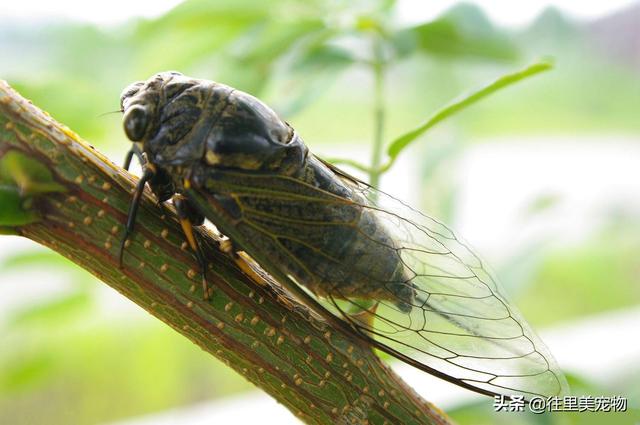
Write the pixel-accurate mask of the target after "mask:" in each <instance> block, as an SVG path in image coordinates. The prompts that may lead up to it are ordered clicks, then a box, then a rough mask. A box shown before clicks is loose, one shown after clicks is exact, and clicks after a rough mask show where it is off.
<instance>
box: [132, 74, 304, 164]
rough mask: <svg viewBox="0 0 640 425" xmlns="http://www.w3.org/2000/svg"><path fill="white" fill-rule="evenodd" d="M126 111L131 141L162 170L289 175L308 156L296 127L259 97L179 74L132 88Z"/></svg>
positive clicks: (154, 78)
mask: <svg viewBox="0 0 640 425" xmlns="http://www.w3.org/2000/svg"><path fill="white" fill-rule="evenodd" d="M121 107H122V110H123V111H124V122H123V123H124V129H125V133H126V135H127V137H128V138H129V139H130V140H131V141H133V142H139V143H141V145H142V147H143V151H144V152H145V153H146V154H147V157H148V160H149V161H150V162H151V163H153V164H156V165H159V166H172V165H174V166H175V165H177V166H181V165H186V166H188V165H191V164H193V163H195V162H203V163H206V165H207V166H210V167H218V168H225V169H242V170H255V171H259V172H264V171H273V172H277V173H289V172H291V170H293V169H296V168H298V167H300V166H301V165H302V163H303V161H304V158H305V157H306V154H307V148H306V146H305V145H304V143H303V142H302V140H301V139H300V138H299V137H297V135H295V133H294V131H293V129H292V128H291V127H290V126H289V125H288V124H287V123H286V122H284V121H283V120H282V119H280V118H279V117H278V116H277V114H276V113H275V112H274V111H273V110H272V109H270V108H269V107H268V106H266V105H265V104H264V103H262V102H261V101H259V100H258V99H256V98H255V97H253V96H251V95H249V94H247V93H244V92H241V91H239V90H235V89H232V88H231V87H228V86H225V85H224V84H219V83H215V82H212V81H207V80H198V79H193V78H189V77H186V76H184V75H182V74H180V73H177V72H164V73H160V74H156V75H155V76H153V77H151V78H150V79H149V80H147V81H145V82H136V83H133V84H131V85H130V86H129V87H127V88H126V89H125V90H124V91H123V93H122V96H121Z"/></svg>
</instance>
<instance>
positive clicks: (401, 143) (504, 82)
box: [382, 60, 553, 170]
mask: <svg viewBox="0 0 640 425" xmlns="http://www.w3.org/2000/svg"><path fill="white" fill-rule="evenodd" d="M552 67H553V64H552V62H550V61H548V60H543V61H540V62H536V63H534V64H532V65H529V66H527V67H526V68H524V69H521V70H519V71H516V72H512V73H509V74H505V75H503V76H501V77H499V78H498V79H496V80H495V81H493V82H491V83H489V84H487V85H486V86H484V87H482V88H480V89H478V90H476V91H474V92H471V93H469V94H466V95H464V96H462V97H460V98H458V99H457V100H454V101H453V102H451V103H450V104H448V105H447V106H445V107H443V108H442V109H440V110H438V111H437V112H436V113H434V114H433V115H432V116H431V117H430V118H429V119H427V120H426V121H425V122H424V123H422V124H421V125H419V126H418V127H417V128H415V129H413V130H411V131H409V132H407V133H405V134H403V135H401V136H400V137H398V138H396V139H395V140H393V141H392V142H391V144H390V145H389V148H388V149H387V153H388V155H389V162H388V163H387V164H385V165H384V166H383V167H382V168H383V169H384V170H387V169H389V167H391V165H392V163H393V162H394V161H395V159H396V157H397V156H398V155H399V154H400V152H402V150H403V149H405V148H406V147H407V146H408V145H409V144H411V142H413V141H414V140H416V139H417V138H419V137H420V136H422V135H423V134H424V133H425V132H426V131H427V130H429V129H430V128H431V127H433V126H435V125H436V124H438V123H439V122H441V121H444V120H445V119H447V118H449V117H451V116H453V115H455V114H456V113H458V112H460V111H461V110H463V109H464V108H466V107H468V106H470V105H473V104H474V103H476V102H478V101H479V100H481V99H483V98H485V97H487V96H489V95H490V94H492V93H495V92H497V91H498V90H501V89H503V88H505V87H507V86H510V85H512V84H514V83H517V82H518V81H521V80H524V79H525V78H528V77H531V76H533V75H536V74H538V73H540V72H544V71H547V70H549V69H551V68H552Z"/></svg>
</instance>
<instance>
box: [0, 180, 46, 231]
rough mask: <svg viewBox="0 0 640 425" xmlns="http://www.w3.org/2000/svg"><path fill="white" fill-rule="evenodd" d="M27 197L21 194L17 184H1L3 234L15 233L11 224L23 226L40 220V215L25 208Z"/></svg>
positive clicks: (0, 199)
mask: <svg viewBox="0 0 640 425" xmlns="http://www.w3.org/2000/svg"><path fill="white" fill-rule="evenodd" d="M24 203H25V199H23V198H22V196H20V193H19V189H18V188H17V187H15V186H7V185H0V205H2V208H0V226H8V227H2V230H1V231H0V233H1V234H5V233H15V232H12V231H11V227H10V226H22V225H24V224H28V223H33V222H34V221H38V215H37V214H36V213H35V212H34V211H30V210H29V209H28V208H25V205H24Z"/></svg>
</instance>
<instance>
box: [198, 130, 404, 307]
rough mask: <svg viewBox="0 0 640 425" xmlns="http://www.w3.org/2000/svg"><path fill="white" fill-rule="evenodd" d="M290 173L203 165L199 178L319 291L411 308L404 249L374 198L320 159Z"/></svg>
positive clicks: (280, 261)
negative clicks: (400, 248) (372, 203)
mask: <svg viewBox="0 0 640 425" xmlns="http://www.w3.org/2000/svg"><path fill="white" fill-rule="evenodd" d="M299 143H302V142H301V141H299ZM286 170H287V173H282V172H281V173H279V174H278V173H274V172H273V171H271V172H263V173H247V172H238V171H234V170H223V169H219V168H218V169H215V168H211V167H200V168H199V173H198V174H199V177H197V178H196V179H195V181H196V182H197V184H198V186H199V187H201V188H203V189H204V190H206V191H208V192H209V193H210V195H211V199H212V202H214V203H215V204H216V206H217V207H218V208H220V209H224V210H225V211H226V213H227V214H228V215H230V216H231V217H233V218H234V219H235V220H236V221H235V222H234V227H235V230H236V231H240V232H241V233H242V234H243V235H244V237H246V238H249V239H250V240H251V241H252V245H254V246H256V247H259V249H261V250H262V251H263V252H267V253H269V255H270V258H272V259H273V261H274V264H277V265H278V266H279V267H280V268H281V269H283V270H284V271H285V272H286V273H287V274H290V275H292V276H293V277H294V278H295V279H296V281H297V282H298V283H299V284H302V285H303V286H305V287H307V288H308V289H310V290H311V291H312V292H314V293H315V294H316V295H319V296H325V297H326V296H332V297H334V298H337V299H340V298H357V299H362V300H372V301H381V300H387V301H392V302H393V303H394V304H395V305H396V306H397V307H398V308H399V309H400V310H402V311H409V310H410V309H411V306H412V304H413V299H414V290H413V288H412V286H411V284H409V283H407V282H408V281H409V278H408V277H407V276H406V272H405V268H404V266H403V263H402V259H401V257H400V255H399V252H398V247H397V246H396V242H395V241H394V240H393V238H392V236H391V234H390V232H389V229H388V228H386V227H385V225H384V224H383V223H381V222H380V221H379V220H378V218H377V217H376V215H375V213H374V211H373V210H371V209H370V208H367V206H368V200H367V199H366V197H364V196H363V195H362V194H360V193H358V192H357V191H356V190H354V188H353V187H352V186H350V185H349V184H346V183H345V181H343V180H342V179H341V178H340V177H339V176H337V175H336V174H335V173H333V172H332V171H331V170H329V169H328V168H327V167H326V166H325V165H324V164H323V163H322V162H321V161H319V160H317V159H316V158H315V157H314V156H308V157H306V158H305V160H304V161H303V162H302V163H300V164H299V166H298V167H297V169H295V170H294V171H292V168H291V167H290V166H287V167H286ZM221 231H222V232H223V233H224V232H225V229H224V228H223V229H221Z"/></svg>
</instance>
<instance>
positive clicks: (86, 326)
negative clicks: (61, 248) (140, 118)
mask: <svg viewBox="0 0 640 425" xmlns="http://www.w3.org/2000/svg"><path fill="white" fill-rule="evenodd" d="M11 3H16V2H11ZM101 3H102V4H95V3H94V2H84V3H81V2H73V1H68V0H67V1H61V2H55V5H50V6H48V5H47V4H46V3H45V2H36V1H30V0H29V1H27V0H25V1H22V2H19V4H9V3H6V4H3V5H2V6H0V58H1V59H0V78H3V79H6V80H8V81H9V83H10V84H11V85H12V86H13V87H15V88H16V89H17V90H18V91H20V92H21V93H22V94H23V95H24V96H26V97H28V98H30V99H32V100H33V102H34V103H35V104H37V105H38V106H40V107H42V108H43V109H45V110H47V111H49V112H50V113H51V114H52V115H53V116H54V117H55V118H56V119H58V120H59V121H61V122H63V123H65V124H67V125H68V126H69V127H71V128H72V129H74V130H75V131H76V132H78V133H79V134H80V135H81V136H82V137H84V138H85V139H87V140H89V141H90V142H91V143H92V144H93V145H95V146H96V147H97V148H98V149H100V150H102V151H104V152H106V153H107V154H108V155H109V156H110V157H111V158H113V160H114V161H118V162H119V161H121V159H122V157H123V154H124V153H125V151H126V150H127V148H128V146H127V143H126V141H125V137H124V134H123V132H122V129H121V117H120V114H119V113H113V114H105V113H107V112H110V111H114V110H117V109H118V108H119V103H118V100H119V94H120V92H121V90H122V89H123V88H124V87H125V86H126V85H128V84H129V83H131V82H132V81H135V80H140V79H146V78H148V77H149V76H150V75H152V74H154V73H156V72H158V71H164V70H179V71H181V72H183V73H185V74H188V75H192V76H197V77H200V78H208V79H214V80H217V81H221V82H224V83H226V84H229V85H232V86H235V87H236V88H239V89H241V90H244V91H247V92H250V93H252V94H254V95H256V96H258V97H260V98H262V99H264V100H265V101H266V102H267V103H268V104H270V105H271V106H273V107H274V108H275V109H276V110H277V112H278V113H279V114H280V115H281V116H283V117H284V118H285V119H286V120H287V121H288V122H290V123H291V124H292V125H293V126H294V127H295V128H296V129H297V130H298V131H299V132H300V133H301V134H302V136H303V138H304V139H305V140H306V142H307V144H308V145H309V146H310V148H311V149H312V150H313V151H314V152H317V153H320V154H323V155H325V156H328V157H331V158H346V159H351V160H356V161H359V162H362V163H365V164H366V163H368V161H369V160H370V155H371V154H370V152H371V149H372V139H373V137H374V128H375V124H376V121H375V120H374V113H373V110H374V102H375V93H376V79H375V66H373V63H374V62H375V61H376V60H381V61H382V63H383V64H384V65H383V69H382V70H380V69H378V71H381V72H382V74H381V75H382V79H379V80H378V81H381V82H382V83H381V85H379V86H378V88H379V89H380V90H381V91H380V93H382V98H381V99H382V100H381V106H382V107H383V108H384V111H385V123H384V124H385V125H384V136H385V141H387V142H388V141H390V140H392V139H393V138H394V137H396V136H398V135H400V134H402V133H404V132H406V131H408V130H410V129H412V128H413V127H415V126H416V125H418V124H419V123H420V122H422V121H424V120H425V119H426V118H427V117H428V116H429V115H430V114H431V113H433V112H434V111H435V110H437V109H438V108H439V107H441V106H442V105H444V104H446V103H447V102H449V101H450V100H451V99H454V98H455V97H457V96H460V95H461V94H463V93H465V92H468V91H469V90H472V89H474V88H477V87H479V86H481V85H482V84H484V83H486V82H487V81H490V80H492V79H494V78H496V77H498V76H500V75H502V74H504V73H506V72H512V71H514V70H516V69H519V68H521V67H522V66H524V65H526V64H529V63H531V62H533V61H535V60H538V59H539V58H541V57H552V58H553V59H554V60H555V64H556V65H555V69H554V70H553V71H551V72H546V73H543V74H541V75H538V76H535V77H532V78H531V79H527V80H525V81H523V82H520V83H518V84H516V85H514V86H512V87H509V88H507V89H505V90H503V91H500V92H498V93H495V94H494V95H492V96H491V97H490V98H487V99H486V100H483V101H482V102H480V103H479V104H477V105H474V106H472V107H470V108H469V109H467V110H465V111H464V112H462V113H460V114H458V115H456V116H455V117H452V118H450V119H449V120H447V121H446V122H444V123H442V124H440V125H439V126H437V127H436V128H434V129H433V130H432V131H430V132H429V133H428V134H426V135H425V136H424V137H422V138H421V139H420V140H419V141H417V142H416V143H415V144H414V145H412V147H411V148H410V149H408V150H407V151H406V152H403V153H402V154H401V156H400V158H399V161H398V163H397V164H396V165H395V166H394V167H393V168H392V169H391V170H390V171H389V172H388V173H387V174H385V175H384V176H382V182H381V184H382V187H383V188H385V189H387V191H389V192H391V193H393V194H395V195H396V196H398V197H400V198H402V199H405V200H407V201H409V202H411V203H412V204H414V205H416V206H418V207H419V208H420V209H422V210H423V211H426V212H428V213H429V214H431V215H433V216H435V217H438V218H439V219H441V220H443V221H445V222H447V223H449V224H450V225H451V226H452V227H453V228H454V229H456V231H457V233H458V234H460V235H461V236H462V237H464V238H465V239H466V240H467V241H468V242H469V243H470V244H471V245H472V246H474V247H475V248H476V250H477V252H479V253H480V255H481V256H482V257H484V258H485V259H486V260H487V262H488V263H489V264H491V265H492V266H493V269H494V271H495V273H496V274H497V275H498V278H499V280H500V281H501V282H502V283H503V285H504V286H505V287H506V289H507V292H508V293H509V294H510V295H511V298H512V299H513V301H514V303H515V304H516V305H518V307H519V308H520V309H521V310H522V312H523V314H524V316H525V317H527V318H528V320H529V321H530V322H531V323H532V324H533V325H534V327H535V328H536V329H539V330H540V333H541V335H542V337H543V339H544V340H545V341H547V342H548V345H549V346H550V349H551V351H552V352H553V353H554V354H555V355H556V356H557V358H558V361H559V363H560V366H561V367H562V368H563V369H564V370H565V371H566V373H567V375H568V377H569V380H570V384H571V385H572V388H573V390H574V392H575V393H576V394H591V395H594V396H599V395H604V396H612V395H619V396H624V397H627V398H628V407H629V411H628V412H627V413H626V414H611V413H609V414H599V415H587V414H580V415H577V414H545V415H533V414H525V413H522V414H505V413H495V412H493V409H492V401H491V400H490V399H486V398H482V397H475V396H473V395H471V394H469V393H468V392H465V391H464V390H458V389H456V388H452V387H451V386H450V385H448V384H446V383H441V382H434V381H433V380H429V377H425V376H424V374H423V373H421V372H418V371H416V370H412V369H410V368H406V367H403V366H402V365H399V364H397V363H392V364H393V365H394V367H397V369H398V371H399V373H401V374H402V375H403V376H404V377H405V378H406V379H407V380H408V381H409V382H410V383H411V384H412V385H413V386H415V387H416V388H417V389H418V390H419V391H420V392H421V393H422V394H423V395H424V396H425V397H426V398H427V399H429V400H432V401H435V402H436V403H437V404H438V405H439V406H440V407H442V408H444V409H445V410H446V411H447V412H448V413H450V414H451V416H452V417H453V418H454V419H455V420H456V421H458V422H459V423H461V424H482V423H486V424H492V423H498V424H500V423H504V424H507V423H508V424H514V423H516V424H517V423H522V424H583V423H594V424H598V423H611V424H616V423H620V424H626V423H637V421H638V410H637V409H638V408H640V331H639V329H640V307H639V302H640V260H639V255H638V253H640V196H639V195H640V24H639V23H640V3H638V2H634V1H614V2H589V1H586V2H568V1H567V2H555V3H554V2H543V1H530V2H524V3H523V2H508V1H486V2H482V3H480V2H478V3H456V2H454V1H436V2H418V1H400V0H398V1H393V0H379V1H376V0H371V1H352V2H348V1H338V0H331V1H319V0H306V1H302V0H300V1H291V0H272V1H268V2H265V1H258V0H229V1H204V0H186V1H184V2H180V1H178V0H163V1H155V2H154V1H141V2H124V1H111V2H101ZM52 4H53V3H52ZM0 208H1V206H0ZM265 397H266V396H262V395H261V394H260V393H259V392H257V390H255V389H254V388H253V387H252V386H251V385H250V384H249V383H247V382H246V381H244V379H243V378H241V377H239V376H237V375H236V374H235V373H234V372H233V371H231V370H230V369H228V368H227V367H226V366H224V365H223V364H222V363H220V362H218V361H217V360H215V359H213V358H212V357H211V356H209V355H207V354H205V353H204V352H201V351H200V349H198V348H197V347H196V346H194V345H192V344H191V343H190V342H189V341H187V340H186V339H184V338H182V337H181V336H179V335H178V334H176V333H175V332H174V331H172V330H171V329H169V328H168V327H166V326H165V325H163V324H162V323H160V322H159V321H157V320H155V319H154V318H153V317H151V316H149V315H148V314H147V313H145V312H144V311H142V310H141V309H139V308H137V307H136V306H135V305H133V304H132V303H131V302H129V301H128V300H127V299H125V298H124V297H122V296H120V295H119V294H117V293H115V291H113V290H111V289H110V288H109V287H107V286H106V285H104V284H102V283H100V282H98V281H96V280H95V279H94V278H93V277H91V276H90V275H88V274H87V273H85V272H83V271H82V270H80V269H78V268H77V267H75V266H74V265H73V264H71V263H69V262H68V261H66V260H64V259H62V258H61V257H59V256H58V255H56V254H54V253H51V252H49V251H47V250H45V249H43V248H41V247H39V246H35V245H33V244H31V243H29V242H28V241H24V240H20V239H18V238H14V237H8V236H3V237H0V423H2V424H107V423H120V424H124V423H126V424H129V425H140V424H147V423H149V424H151V423H154V424H157V423H189V424H196V423H198V424H199V423H214V422H215V421H222V420H228V421H229V422H234V423H245V422H248V421H250V420H251V421H253V422H255V421H256V420H258V419H259V420H260V421H261V423H275V421H276V420H277V421H278V423H286V422H290V423H295V422H296V420H295V419H294V418H293V416H291V415H290V414H289V413H288V412H286V411H285V410H284V409H283V408H281V407H279V406H277V405H276V404H275V402H272V401H271V400H270V399H265ZM251 415H253V418H252V417H251ZM256 418H258V419H256Z"/></svg>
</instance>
